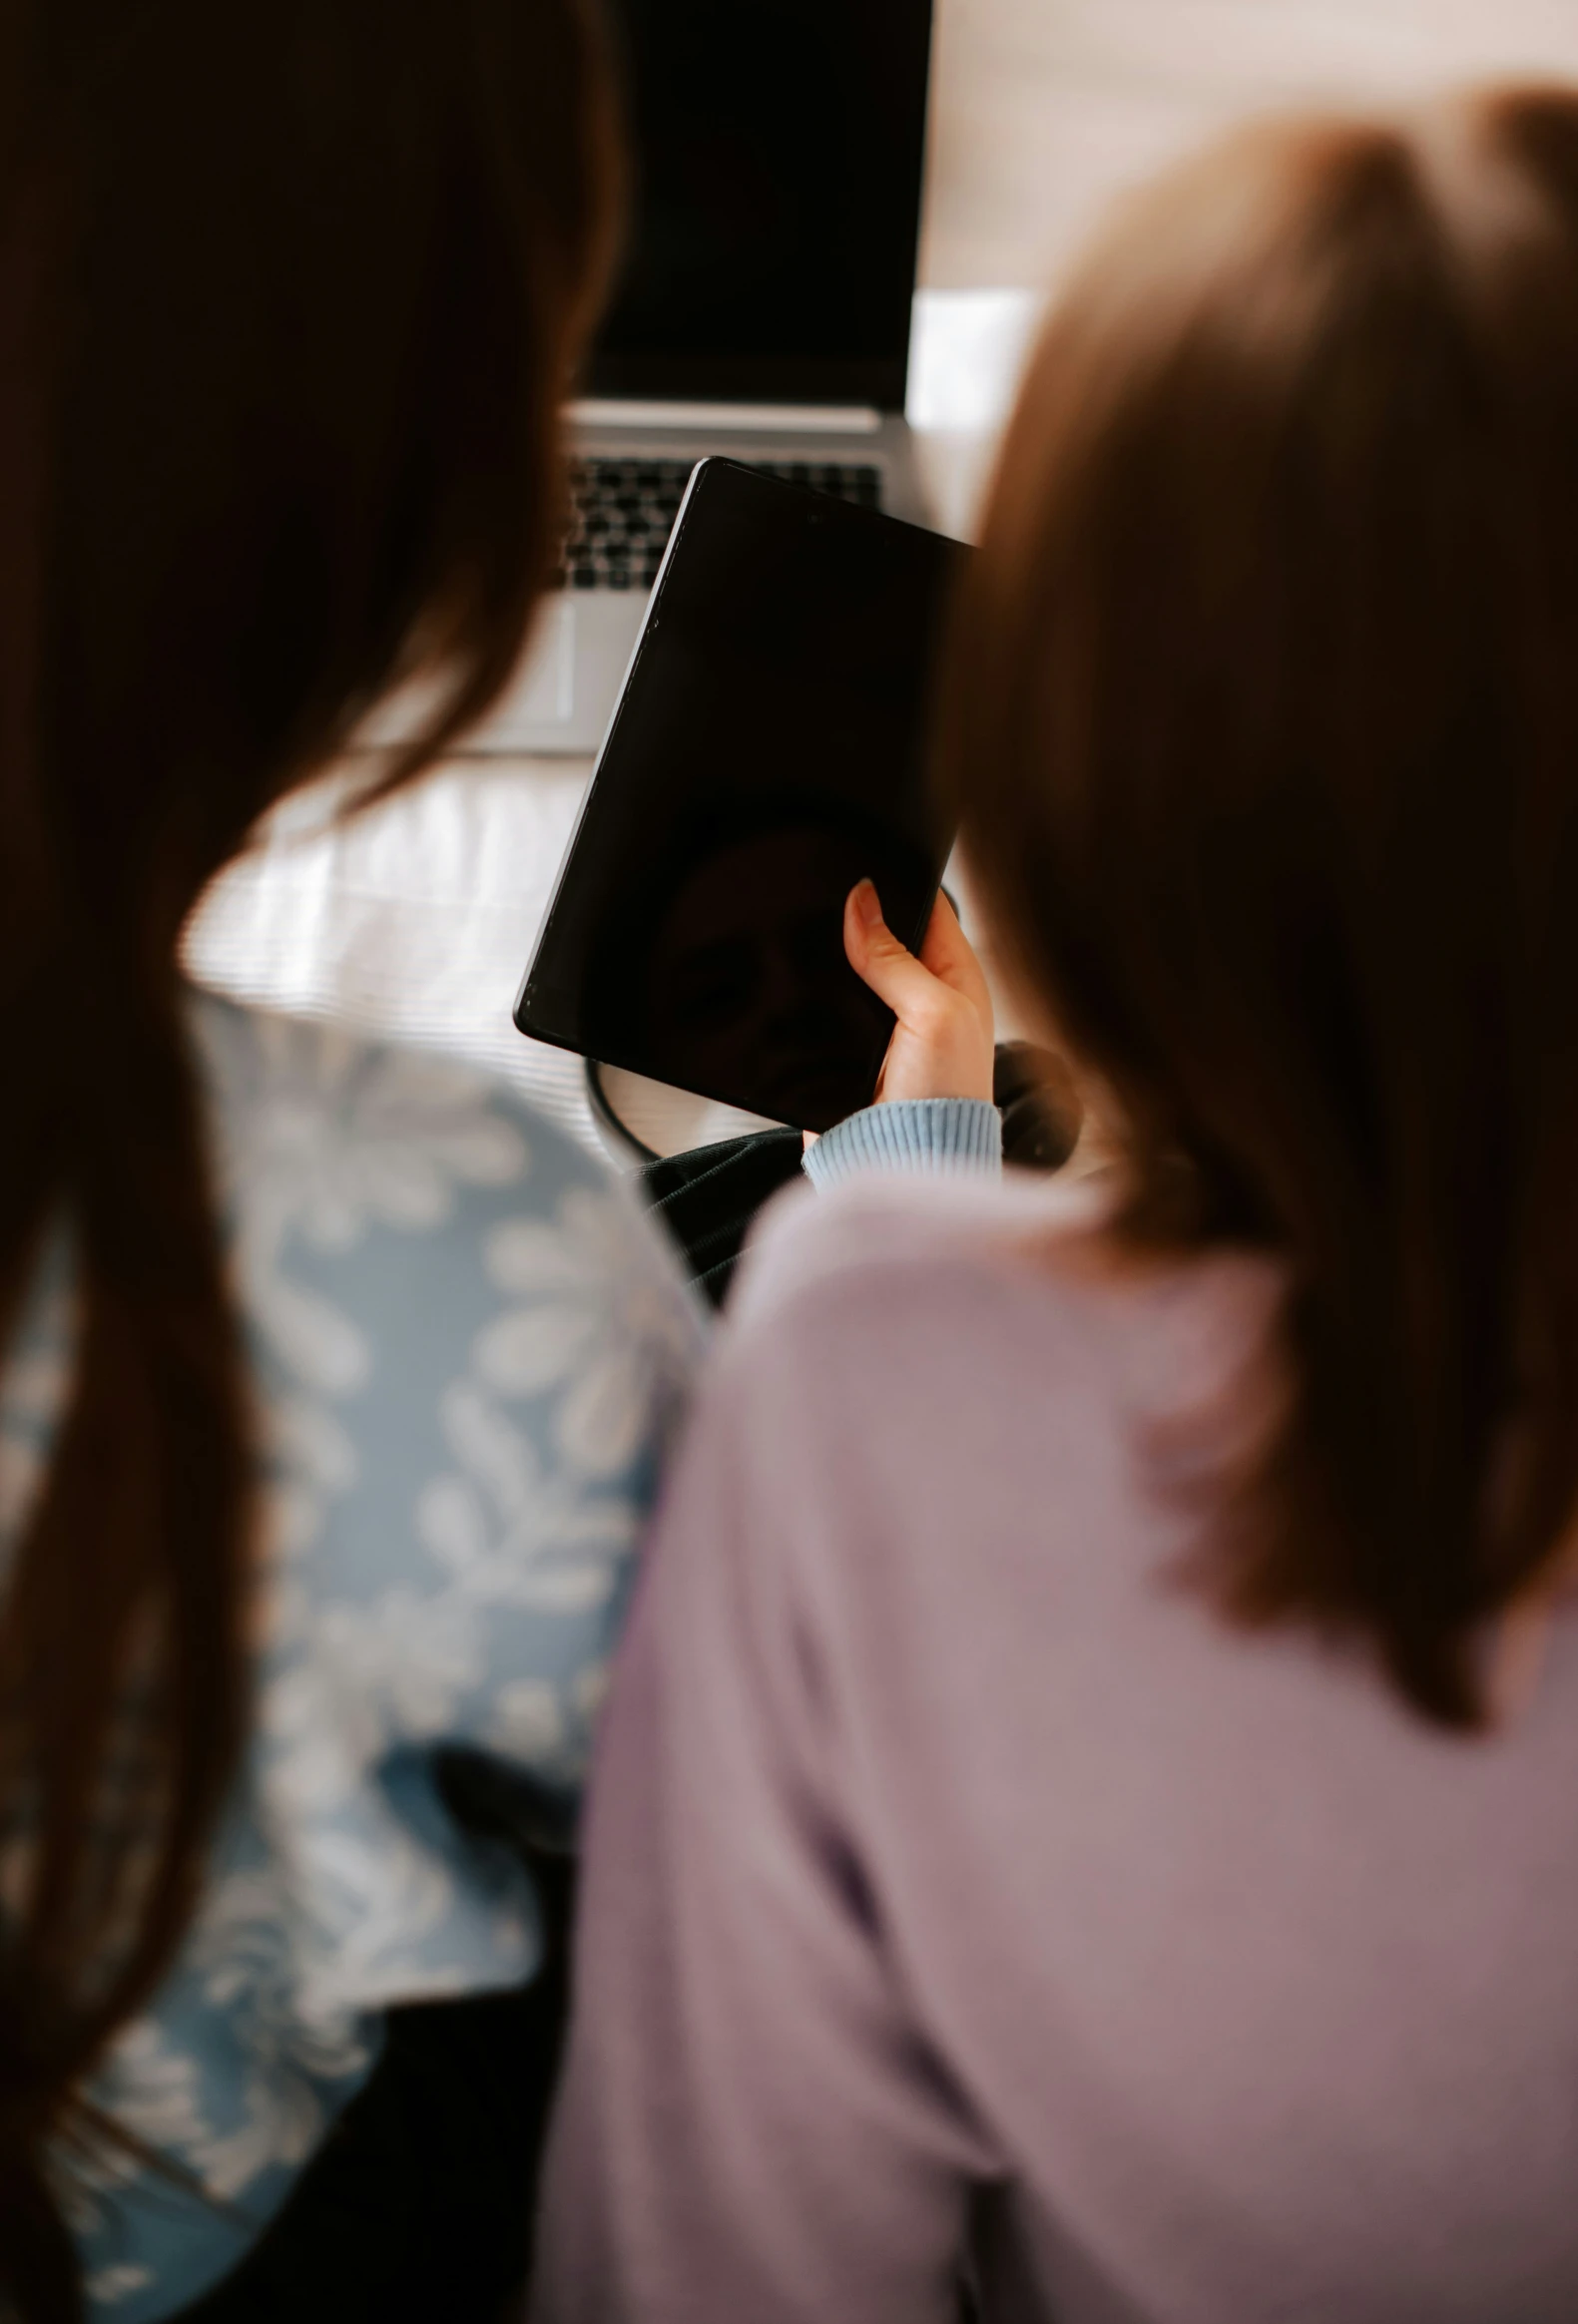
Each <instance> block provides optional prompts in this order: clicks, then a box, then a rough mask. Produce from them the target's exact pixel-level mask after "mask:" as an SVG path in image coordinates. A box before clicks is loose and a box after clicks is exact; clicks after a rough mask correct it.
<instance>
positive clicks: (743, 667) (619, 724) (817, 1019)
mask: <svg viewBox="0 0 1578 2324" xmlns="http://www.w3.org/2000/svg"><path fill="white" fill-rule="evenodd" d="M704 486H705V487H706V489H705V490H704V489H703V488H704ZM810 499H811V496H810V495H808V494H804V493H799V492H795V491H793V490H791V489H790V488H789V487H786V486H783V485H778V484H774V483H771V482H769V481H767V480H765V479H763V478H761V477H757V476H753V475H751V474H750V473H749V472H747V471H744V470H740V469H735V468H732V467H730V466H729V464H727V463H723V462H709V463H707V466H706V467H705V468H704V469H703V470H702V471H700V472H699V475H698V479H697V483H696V485H695V487H694V488H693V494H692V499H691V501H690V502H689V503H688V504H687V509H686V511H685V513H684V514H682V518H681V522H680V526H679V528H678V530H677V534H676V540H675V545H674V548H673V549H672V550H671V552H670V567H669V570H668V573H667V574H666V577H665V580H664V583H663V584H662V585H661V586H660V590H659V593H658V597H657V599H656V600H655V601H654V610H653V614H652V615H651V616H649V624H648V630H647V633H646V634H645V635H644V639H643V644H642V647H641V649H640V651H639V653H638V656H637V660H636V663H635V665H634V667H633V670H632V673H631V677H630V679H629V680H628V682H627V685H626V688H625V692H624V694H623V696H622V697H621V701H620V706H619V710H618V712H617V714H616V717H615V721H614V724H613V726H612V727H611V729H610V733H609V739H608V742H607V744H606V745H605V748H604V752H603V756H602V759H601V760H600V762H599V767H598V772H597V777H596V780H595V782H594V784H593V788H592V791H591V793H590V794H589V797H588V800H587V805H586V809H585V812H584V814H583V816H582V821H581V825H580V828H579V829H578V831H577V834H576V838H575V841H574V843H573V845H572V848H571V851H570V854H569V856H568V858H567V860H566V863H565V865H564V868H563V870H562V872H561V874H560V880H559V886H558V889H557V890H556V893H555V896H554V900H553V903H552V905H551V906H550V909H549V914H548V918H547V921H546V922H545V924H544V929H543V934H542V937H541V939H540V941H539V944H538V948H537V952H536V955H535V956H534V958H533V961H532V966H531V969H530V971H529V973H528V976H527V980H526V984H525V986H524V988H523V991H522V995H521V1000H520V1003H519V1005H518V1007H517V1010H516V1022H517V1024H518V1025H519V1026H520V1028H521V1030H522V1031H523V1032H526V1033H530V1034H533V1035H534V1036H535V1037H537V1038H538V1039H544V1040H550V1041H559V1042H562V1043H564V1044H565V1045H566V1046H568V1047H570V1048H574V1049H579V1050H582V1051H583V1052H585V1053H586V1054H587V1055H589V1056H593V1057H597V1058H600V1059H601V1060H602V1061H603V1062H604V1063H605V1064H607V1065H614V1066H625V1067H629V1068H630V1069H631V1070H632V1071H634V1072H637V1073H641V1074H646V1075H648V1076H649V1077H651V1078H652V1079H654V1080H657V1081H663V1082H668V1083H671V1084H672V1085H674V1086H675V1087H677V1088H680V1089H686V1090H694V1091H696V1092H697V1093H698V1094H699V1095H701V1096H703V1097H709V1098H718V1099H722V1100H723V1101H724V1102H726V1103H727V1104H729V1105H732V1106H737V1107H740V1108H742V1109H744V1110H745V1111H746V1112H748V1113H752V1114H759V1115H765V1116H767V1117H768V1118H769V1119H771V1120H774V1121H779V1122H789V1123H792V1124H793V1125H795V1127H797V1128H803V1129H810V1130H822V1129H826V1128H827V1127H829V1126H830V1124H832V1123H833V1122H836V1121H838V1120H840V1119H841V1118H842V1117H843V1116H844V1115H846V1114H849V1113H853V1112H855V1111H857V1110H858V1109H859V1108H860V1107H861V1106H864V1105H867V1104H869V1102H870V1098H871V1094H872V1089H873V1086H874V1083H875V1079H876V1074H877V1071H878V1069H879V1066H880V1063H881V1058H882V1053H883V1050H884V1048H885V1047H886V1042H887V1037H888V1033H889V1030H890V1028H891V1024H892V1020H891V1017H890V1016H889V1014H888V1012H887V1010H886V1009H885V1008H884V1007H883V1006H882V1004H881V1003H880V1002H879V1001H877V1000H876V998H875V996H874V995H873V994H872V993H870V992H869V991H868V990H867V988H866V987H865V986H864V985H863V984H861V982H860V981H859V979H858V978H857V977H856V976H855V974H854V972H853V970H852V969H851V968H850V967H849V966H848V963H847V962H846V960H845V959H844V954H843V934H842V930H843V906H844V899H845V897H846V896H847V894H848V892H849V890H850V889H851V888H852V887H853V886H854V885H855V883H856V882H857V881H858V880H861V879H864V878H869V879H871V880H874V882H875V884H876V888H877V892H878V894H879V895H880V897H881V899H882V904H883V909H884V912H885V913H886V915H887V918H888V922H889V925H890V926H891V927H892V928H893V929H894V930H895V931H896V932H897V933H898V934H900V935H902V936H904V937H905V938H906V940H910V941H913V940H918V936H919V933H920V930H921V928H922V926H923V924H924V920H925V915H926V912H927V911H928V909H929V906H930V901H931V896H932V893H933V891H934V888H935V884H936V878H937V873H938V870H939V868H940V864H941V859H942V855H943V853H944V852H945V844H944V841H945V835H944V834H940V833H938V832H937V831H936V830H935V829H934V827H933V821H932V818H931V815H930V813H929V809H928V805H927V799H926V786H925V779H924V752H923V731H922V729H923V716H924V709H925V705H926V698H927V694H928V688H929V678H930V670H931V662H932V654H933V647H934V642H935V635H936V628H937V617H938V613H939V610H940V604H941V597H942V592H943V588H944V585H945V582H946V580H947V579H948V577H949V576H950V575H951V572H952V571H953V568H954V561H955V559H956V558H957V556H958V555H959V554H960V553H959V552H958V551H957V549H956V546H955V545H954V544H952V543H950V542H946V541H943V540H941V539H939V538H938V537H937V536H936V535H934V534H928V533H924V532H921V531H919V530H917V529H916V528H915V527H913V526H909V525H901V524H897V523H895V522H894V521H893V520H892V519H890V518H885V517H881V516H878V515H876V514H875V513H874V512H871V511H868V510H858V509H848V510H845V509H843V508H841V507H840V506H839V505H838V504H836V503H833V502H828V501H822V502H821V503H820V504H819V506H816V507H814V508H811V509H809V510H807V508H806V506H805V504H806V503H807V502H808V501H809V500H810Z"/></svg>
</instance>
